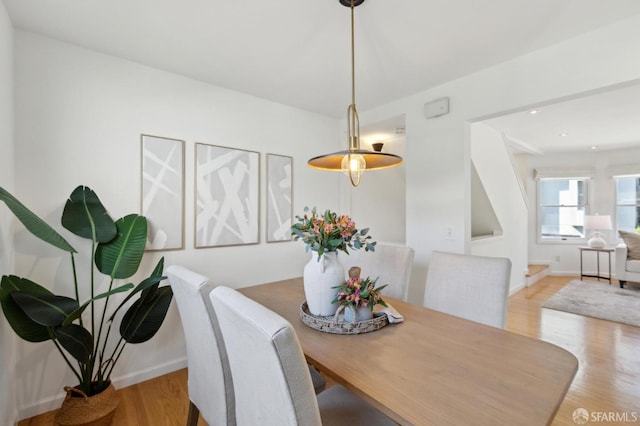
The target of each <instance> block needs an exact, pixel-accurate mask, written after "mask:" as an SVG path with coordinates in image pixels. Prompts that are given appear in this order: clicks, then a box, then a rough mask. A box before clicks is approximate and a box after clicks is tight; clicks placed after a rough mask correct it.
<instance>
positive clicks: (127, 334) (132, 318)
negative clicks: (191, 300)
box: [120, 286, 173, 343]
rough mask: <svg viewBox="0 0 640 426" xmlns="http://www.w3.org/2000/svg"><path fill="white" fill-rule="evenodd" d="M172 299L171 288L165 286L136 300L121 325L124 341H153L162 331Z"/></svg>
mask: <svg viewBox="0 0 640 426" xmlns="http://www.w3.org/2000/svg"><path fill="white" fill-rule="evenodd" d="M172 297H173V292H172V291H171V287H169V286H165V287H160V288H157V289H156V290H155V291H154V292H153V293H150V294H149V295H148V296H147V297H144V298H142V297H141V298H140V299H138V300H136V301H135V302H134V303H133V305H131V307H130V308H129V310H128V311H127V312H126V313H125V314H124V317H123V318H122V322H121V323H120V335H121V336H122V337H123V338H124V340H126V341H127V342H129V343H142V342H146V341H147V340H149V339H151V338H152V337H153V336H154V335H155V334H156V332H157V331H158V330H159V329H160V326H161V325H162V322H163V321H164V318H165V316H166V315H167V310H168V309H169V304H170V303H171V298H172Z"/></svg>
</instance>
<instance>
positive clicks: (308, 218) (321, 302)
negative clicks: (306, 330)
mask: <svg viewBox="0 0 640 426" xmlns="http://www.w3.org/2000/svg"><path fill="white" fill-rule="evenodd" d="M304 211H305V213H304V215H303V216H302V217H301V216H296V220H297V223H295V224H293V226H291V234H292V235H293V239H294V240H296V241H297V240H302V242H303V243H305V245H306V250H307V251H309V250H311V251H312V252H313V253H314V254H313V255H312V256H311V260H309V262H308V263H307V264H306V266H305V267H304V273H303V281H304V293H305V297H306V299H307V306H308V307H309V312H310V313H311V314H313V315H319V316H327V315H333V314H334V313H335V312H336V305H334V304H332V303H331V300H333V298H334V297H335V294H336V290H335V288H334V287H335V286H336V285H337V284H339V283H342V282H344V268H343V267H342V264H341V263H340V262H339V261H338V251H342V252H344V253H346V254H349V249H352V250H359V249H364V250H365V251H375V246H376V242H375V241H372V240H371V236H370V235H367V234H368V233H369V228H364V229H361V230H358V229H357V227H356V224H355V222H354V221H353V220H352V219H351V218H350V217H349V216H347V215H338V214H337V213H335V212H332V211H330V210H325V212H324V213H322V214H318V212H317V210H316V208H315V207H314V208H313V209H312V210H311V214H309V208H308V207H305V208H304Z"/></svg>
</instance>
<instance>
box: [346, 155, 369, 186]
mask: <svg viewBox="0 0 640 426" xmlns="http://www.w3.org/2000/svg"><path fill="white" fill-rule="evenodd" d="M366 168H367V162H366V161H365V160H364V157H363V156H362V155H360V154H347V155H345V156H344V157H342V171H343V172H344V174H346V175H347V176H350V177H351V180H352V182H354V183H355V184H356V185H357V184H358V183H359V182H360V176H361V175H362V173H364V171H365V169H366Z"/></svg>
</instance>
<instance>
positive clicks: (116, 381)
mask: <svg viewBox="0 0 640 426" xmlns="http://www.w3.org/2000/svg"><path fill="white" fill-rule="evenodd" d="M186 366H187V357H183V358H179V359H176V360H173V361H169V362H165V363H164V364H160V365H155V366H153V367H150V368H147V369H145V370H140V371H136V372H135V373H130V374H126V375H124V376H120V377H115V378H113V379H112V380H111V381H112V382H113V386H115V388H116V389H121V388H126V387H127V386H131V385H135V384H136V383H140V382H144V381H147V380H150V379H155V378H156V377H158V376H162V375H164V374H169V373H171V372H173V371H176V370H180V369H181V368H186Z"/></svg>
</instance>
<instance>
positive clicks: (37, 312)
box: [10, 291, 78, 327]
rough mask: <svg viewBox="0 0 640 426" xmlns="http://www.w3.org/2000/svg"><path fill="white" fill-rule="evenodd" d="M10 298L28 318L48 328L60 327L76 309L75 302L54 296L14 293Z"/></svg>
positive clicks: (22, 292) (76, 302)
mask: <svg viewBox="0 0 640 426" xmlns="http://www.w3.org/2000/svg"><path fill="white" fill-rule="evenodd" d="M10 296H11V298H12V299H13V301H14V302H16V303H17V304H18V306H20V309H22V310H23V311H24V313H25V314H27V316H28V317H29V318H31V319H32V320H33V321H35V322H37V323H38V324H40V325H45V326H48V327H55V326H59V325H61V324H62V322H63V321H64V320H65V318H66V317H67V316H68V315H69V314H70V313H72V312H73V311H75V310H76V309H78V301H77V300H75V299H71V298H70V297H64V296H56V295H55V294H43V293H34V292H29V291H14V292H11V294H10Z"/></svg>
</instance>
